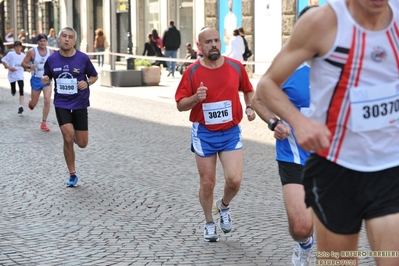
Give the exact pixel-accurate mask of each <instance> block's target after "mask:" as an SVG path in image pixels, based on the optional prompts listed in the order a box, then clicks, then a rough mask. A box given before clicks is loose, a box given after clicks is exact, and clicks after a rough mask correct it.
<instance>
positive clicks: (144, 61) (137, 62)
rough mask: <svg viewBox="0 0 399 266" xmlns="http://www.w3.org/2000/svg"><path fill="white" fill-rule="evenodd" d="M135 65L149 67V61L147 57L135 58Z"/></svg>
mask: <svg viewBox="0 0 399 266" xmlns="http://www.w3.org/2000/svg"><path fill="white" fill-rule="evenodd" d="M134 65H135V66H143V67H150V66H151V61H150V60H148V59H135V60H134Z"/></svg>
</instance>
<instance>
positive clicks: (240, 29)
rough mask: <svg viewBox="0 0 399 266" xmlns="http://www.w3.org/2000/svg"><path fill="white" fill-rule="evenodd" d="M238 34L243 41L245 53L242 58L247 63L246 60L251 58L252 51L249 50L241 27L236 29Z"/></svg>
mask: <svg viewBox="0 0 399 266" xmlns="http://www.w3.org/2000/svg"><path fill="white" fill-rule="evenodd" d="M238 32H239V33H240V36H241V37H242V39H243V41H244V47H245V52H244V53H243V54H242V58H243V59H244V61H247V60H248V58H250V57H251V56H252V51H251V50H250V49H249V46H248V42H247V40H246V39H245V31H244V28H243V27H240V28H238Z"/></svg>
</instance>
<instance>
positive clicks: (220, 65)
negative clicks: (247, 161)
mask: <svg viewBox="0 0 399 266" xmlns="http://www.w3.org/2000/svg"><path fill="white" fill-rule="evenodd" d="M198 37H199V38H198V40H199V48H200V49H201V50H202V52H203V54H204V58H202V59H200V60H197V61H195V62H194V63H192V64H191V65H190V66H189V67H188V68H187V71H185V72H184V73H183V76H182V78H181V81H180V83H179V86H178V87H177V90H176V94H175V100H176V103H177V109H178V110H179V111H189V110H191V112H190V121H191V122H192V123H193V124H192V130H191V134H192V135H191V151H193V152H194V153H195V159H196V162H197V167H198V172H199V175H200V189H199V201H200V204H201V206H202V209H203V212H204V215H205V223H204V240H205V241H207V242H216V241H218V240H219V236H218V234H217V231H216V225H215V223H214V220H213V217H212V205H214V210H215V212H216V213H217V214H219V222H218V224H219V228H220V230H221V231H222V232H224V233H229V232H230V231H231V230H232V219H231V209H230V203H231V201H232V200H233V198H234V197H235V196H236V195H237V193H238V191H239V189H240V185H241V180H242V167H243V151H242V147H243V145H242V138H241V126H240V125H239V123H240V122H241V120H242V117H243V108H242V106H241V100H240V93H239V92H240V91H241V92H243V97H244V101H245V104H246V106H247V107H246V109H245V114H246V115H247V118H248V120H249V121H252V120H254V119H255V117H256V115H255V112H254V111H253V109H252V106H251V98H252V96H253V94H254V90H253V88H252V84H251V82H250V81H249V78H248V75H247V72H246V71H245V68H244V66H243V65H242V64H241V63H239V62H237V61H235V60H233V59H230V58H228V57H224V56H222V55H221V53H220V49H221V40H220V34H219V32H218V31H217V30H215V29H210V28H205V29H204V30H202V31H201V32H200V34H199V36H198ZM218 157H219V160H220V162H221V163H222V166H223V171H224V178H225V186H224V192H223V196H222V197H220V198H219V199H218V200H216V202H215V204H213V193H214V188H215V184H216V163H217V158H218Z"/></svg>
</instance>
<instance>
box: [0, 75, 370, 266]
mask: <svg viewBox="0 0 399 266" xmlns="http://www.w3.org/2000/svg"><path fill="white" fill-rule="evenodd" d="M166 74H167V73H163V76H162V79H161V84H160V86H156V87H153V86H147V87H145V88H141V87H134V88H133V87H132V88H106V87H101V86H99V85H98V84H100V83H98V84H97V83H96V84H94V85H93V86H92V87H91V107H90V108H89V144H88V146H87V148H86V149H80V148H75V153H76V169H77V173H78V175H79V178H80V181H79V184H78V186H77V187H76V188H66V186H65V181H66V179H67V177H68V172H67V169H66V166H65V161H64V157H63V153H62V149H63V146H62V136H61V133H60V131H59V128H58V125H57V121H56V117H55V114H54V107H53V106H52V107H51V110H50V115H49V118H48V124H49V126H50V128H51V131H50V132H41V131H40V129H39V123H40V120H41V109H42V107H43V100H42V98H41V99H40V100H39V104H38V106H37V107H36V108H35V110H33V111H30V110H28V108H25V109H26V111H25V112H24V113H23V114H22V115H18V114H17V113H16V110H17V108H16V107H18V106H17V105H18V103H17V98H15V97H12V96H11V95H10V92H9V88H8V81H7V77H6V75H7V73H6V71H5V70H4V69H0V82H1V83H0V84H4V86H2V85H0V106H1V109H2V115H1V116H0V135H1V138H0V145H1V153H0V169H1V174H2V182H1V184H0V190H1V193H0V265H6V266H8V265H10V266H14V265H28V266H31V265H35V266H36V265H43V266H49V265H50V266H52V265H55V266H58V265H66V266H70V265H79V266H81V265H96V266H97V265H100V266H101V265H122V266H124V265H134V266H136V265H139V266H140V265H143V266H148V265H151V266H152V265H183V266H185V265H190V266H191V265H200V266H202V265H204V266H209V265H217V266H219V265H240V266H241V265H245V266H247V265H248V266H252V265H262V266H263V265H289V264H290V261H291V255H292V252H293V248H294V244H295V243H294V242H293V240H292V239H291V238H290V236H289V233H288V226H287V218H286V214H285V210H284V204H283V201H282V191H281V184H280V180H279V177H278V172H277V166H276V162H275V158H274V156H275V154H274V139H273V136H272V134H271V133H270V131H268V130H266V126H265V123H264V122H263V121H261V120H260V119H256V120H255V121H254V122H251V123H250V122H248V121H246V119H243V121H242V123H241V125H242V130H243V142H244V170H243V182H242V186H241V189H240V191H239V193H238V195H237V197H236V198H235V199H234V200H233V202H232V203H231V206H232V218H233V231H232V232H231V233H229V234H223V233H220V232H219V234H220V241H219V242H218V243H205V242H204V240H203V222H204V217H203V214H202V209H201V207H200V205H199V200H198V179H199V178H198V173H197V168H196V165H195V159H194V155H193V153H192V152H191V151H190V132H191V128H190V122H189V120H188V117H189V113H188V112H178V111H177V109H176V104H175V102H174V93H175V89H176V87H177V84H178V82H179V78H178V77H176V78H167V77H166ZM251 81H252V82H253V84H254V86H255V85H256V82H257V81H256V80H251ZM25 83H26V84H29V76H28V75H26V76H25ZM6 84H7V85H6ZM29 96H30V95H29V90H27V92H26V97H25V104H26V102H27V99H29ZM216 172H217V183H216V186H215V199H216V198H218V197H220V196H221V194H222V192H223V185H224V182H223V172H222V167H221V164H220V163H218V166H217V169H216ZM213 217H214V219H215V221H216V220H217V219H218V215H216V214H214V216H213ZM369 249H370V248H369V245H368V244H367V241H366V238H365V230H364V229H362V232H361V238H360V243H359V250H369ZM71 251H73V256H71ZM360 262H361V264H360V265H366V266H368V265H374V260H373V259H372V258H362V259H361V260H360Z"/></svg>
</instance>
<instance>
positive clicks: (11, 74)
mask: <svg viewBox="0 0 399 266" xmlns="http://www.w3.org/2000/svg"><path fill="white" fill-rule="evenodd" d="M22 49H23V47H22V43H21V42H20V41H15V42H14V51H12V52H9V53H8V54H7V55H6V56H5V57H3V59H2V63H3V65H4V67H5V68H7V69H8V81H9V82H10V85H11V94H12V96H14V95H15V93H16V82H18V87H19V108H18V114H22V112H23V111H24V108H23V107H22V106H23V104H24V68H23V67H22V65H21V64H22V61H23V60H24V58H25V54H24V53H23V52H22Z"/></svg>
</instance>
